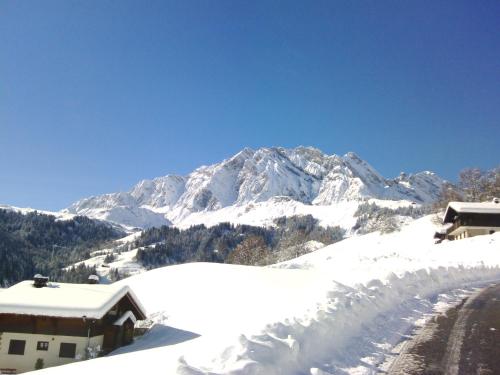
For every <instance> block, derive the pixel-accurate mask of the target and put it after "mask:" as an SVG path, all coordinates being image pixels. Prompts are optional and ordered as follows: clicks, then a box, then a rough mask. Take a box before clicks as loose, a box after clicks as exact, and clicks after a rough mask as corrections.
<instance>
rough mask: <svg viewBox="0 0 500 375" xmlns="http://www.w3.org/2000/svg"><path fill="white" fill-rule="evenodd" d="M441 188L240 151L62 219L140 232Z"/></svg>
mask: <svg viewBox="0 0 500 375" xmlns="http://www.w3.org/2000/svg"><path fill="white" fill-rule="evenodd" d="M443 183H444V180H443V179H441V178H440V177H439V176H437V175H436V174H435V173H433V172H429V171H423V172H419V173H415V174H408V175H407V174H404V173H402V174H401V175H400V176H398V177H396V178H394V179H387V178H385V177H383V176H382V175H381V174H380V173H379V172H377V170H376V169H375V168H373V167H372V166H371V165H370V164H369V163H367V162H366V161H365V160H363V159H361V158H360V157H359V156H358V155H356V154H355V153H354V152H349V153H347V154H345V155H343V156H338V155H335V154H333V155H327V154H325V153H323V152H322V151H321V150H319V149H317V148H313V147H305V146H299V147H296V148H283V147H270V148H265V147H264V148H259V149H256V150H253V149H251V148H244V149H243V150H241V151H240V152H238V153H237V154H235V155H233V156H231V157H230V158H227V159H225V160H223V161H221V162H220V163H215V164H212V165H208V166H200V167H198V168H196V169H195V170H194V171H193V172H191V173H189V174H188V175H186V176H179V175H173V174H168V175H166V176H163V177H157V178H154V179H151V180H141V181H139V182H138V183H137V184H136V185H135V186H133V187H132V189H131V190H130V191H128V192H119V193H109V194H103V195H98V196H93V197H88V198H84V199H81V200H79V201H77V202H75V203H74V204H72V205H71V206H70V207H68V208H66V209H64V210H62V212H65V213H72V214H80V215H87V216H90V217H94V218H99V219H104V220H108V221H113V222H117V223H119V224H123V225H127V226H136V227H141V228H145V227H150V226H158V225H171V224H175V225H177V224H179V223H181V222H182V221H183V220H184V219H185V218H187V217H188V216H190V215H191V214H194V213H200V212H214V211H218V210H221V209H225V208H228V207H242V206H246V205H250V204H254V203H260V202H267V201H270V200H272V199H274V198H276V197H288V198H290V199H292V200H293V201H296V202H299V203H302V204H304V205H313V206H328V205H334V204H338V203H341V202H352V201H363V200H367V199H379V200H389V201H391V200H393V201H401V200H405V201H410V202H415V203H418V204H428V203H432V202H434V201H435V200H437V199H438V197H439V194H440V191H441V186H442V184H443ZM230 219H231V218H228V220H230Z"/></svg>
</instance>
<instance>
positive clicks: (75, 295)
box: [0, 280, 145, 319]
mask: <svg viewBox="0 0 500 375" xmlns="http://www.w3.org/2000/svg"><path fill="white" fill-rule="evenodd" d="M126 294H130V295H131V296H132V298H134V300H135V301H136V303H137V305H138V306H139V308H140V309H141V310H142V311H145V310H144V308H143V307H142V306H141V302H140V301H139V300H138V299H137V297H136V296H135V294H134V292H133V291H132V290H131V289H130V287H128V286H127V285H119V284H113V285H100V284H92V285H91V284H66V283H53V282H51V283H48V285H47V286H46V287H43V288H35V287H34V286H33V281H31V280H26V281H22V282H20V283H18V284H16V285H13V286H11V287H10V288H8V289H6V290H5V291H4V292H3V293H2V294H1V295H0V314H1V313H3V314H20V315H43V316H53V317H66V318H72V317H82V316H86V317H88V318H95V319H100V318H102V317H103V316H104V315H105V314H106V313H107V312H108V311H109V310H110V309H111V308H112V307H113V305H115V304H116V303H117V302H118V301H119V300H120V299H121V298H122V297H123V296H125V295H126Z"/></svg>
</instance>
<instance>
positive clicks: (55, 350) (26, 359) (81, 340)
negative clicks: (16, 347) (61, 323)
mask: <svg viewBox="0 0 500 375" xmlns="http://www.w3.org/2000/svg"><path fill="white" fill-rule="evenodd" d="M103 337H104V336H102V335H101V336H95V337H91V338H90V347H95V346H97V345H100V346H101V347H102V343H103ZM12 339H14V340H26V346H25V349H24V355H15V354H8V353H9V343H10V340H12ZM38 341H47V342H48V343H49V349H48V350H47V351H43V350H37V349H36V348H37V342H38ZM87 341H88V339H87V338H86V337H75V336H52V335H34V334H28V333H11V332H0V369H2V368H11V369H17V372H18V373H20V372H26V371H32V370H34V369H35V363H36V361H37V359H38V358H42V359H43V361H44V368H46V367H51V366H57V365H63V364H66V363H70V362H75V361H77V360H82V359H85V348H86V347H87ZM62 342H65V343H69V344H76V355H75V359H73V358H59V347H60V344H61V343H62Z"/></svg>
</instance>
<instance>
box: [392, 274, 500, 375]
mask: <svg viewBox="0 0 500 375" xmlns="http://www.w3.org/2000/svg"><path fill="white" fill-rule="evenodd" d="M387 373H388V374H390V375H422V374H425V375H441V374H442V375H470V374H478V375H490V374H491V375H493V374H500V284H498V285H493V286H490V287H488V288H485V289H483V290H481V291H479V292H477V293H475V294H473V295H472V296H470V297H468V298H466V299H464V300H463V301H462V302H461V303H460V304H459V305H457V306H455V307H453V308H451V309H449V310H448V311H446V313H445V314H442V315H438V316H435V317H434V318H433V319H431V320H430V321H429V323H428V324H427V325H426V326H425V327H423V328H422V329H421V330H420V331H419V332H418V334H417V335H416V336H415V337H414V338H412V339H411V340H409V341H407V342H406V343H404V344H403V346H402V348H401V349H400V354H399V356H398V357H396V359H395V360H394V361H393V363H392V364H391V366H390V367H389V370H388V371H387Z"/></svg>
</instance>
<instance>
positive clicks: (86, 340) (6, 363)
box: [0, 275, 146, 374]
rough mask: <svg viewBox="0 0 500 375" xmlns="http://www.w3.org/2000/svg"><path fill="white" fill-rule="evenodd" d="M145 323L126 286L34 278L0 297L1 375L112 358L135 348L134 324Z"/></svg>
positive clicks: (143, 312)
mask: <svg viewBox="0 0 500 375" xmlns="http://www.w3.org/2000/svg"><path fill="white" fill-rule="evenodd" d="M93 280H94V281H95V279H90V280H89V281H91V282H92V281H93ZM145 318H146V313H145V310H144V308H143V307H142V305H141V303H140V302H139V300H138V299H137V297H136V296H135V294H134V293H133V292H132V290H131V289H130V288H129V287H128V286H122V285H119V286H118V285H117V286H115V285H112V284H111V285H101V284H66V283H54V282H48V278H45V277H42V276H40V275H36V276H35V279H34V281H31V280H28V281H22V282H20V283H18V284H16V285H14V286H12V287H10V288H8V289H6V290H4V291H2V293H1V294H0V373H10V374H16V373H21V372H25V371H31V370H34V369H38V368H42V367H50V366H57V365H62V364H66V363H70V362H73V361H77V360H82V359H86V358H91V357H94V356H96V355H98V354H105V353H108V352H110V351H112V350H114V349H116V348H118V347H120V346H123V345H126V344H129V343H131V342H132V340H133V336H134V324H135V322H136V320H143V319H145Z"/></svg>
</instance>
